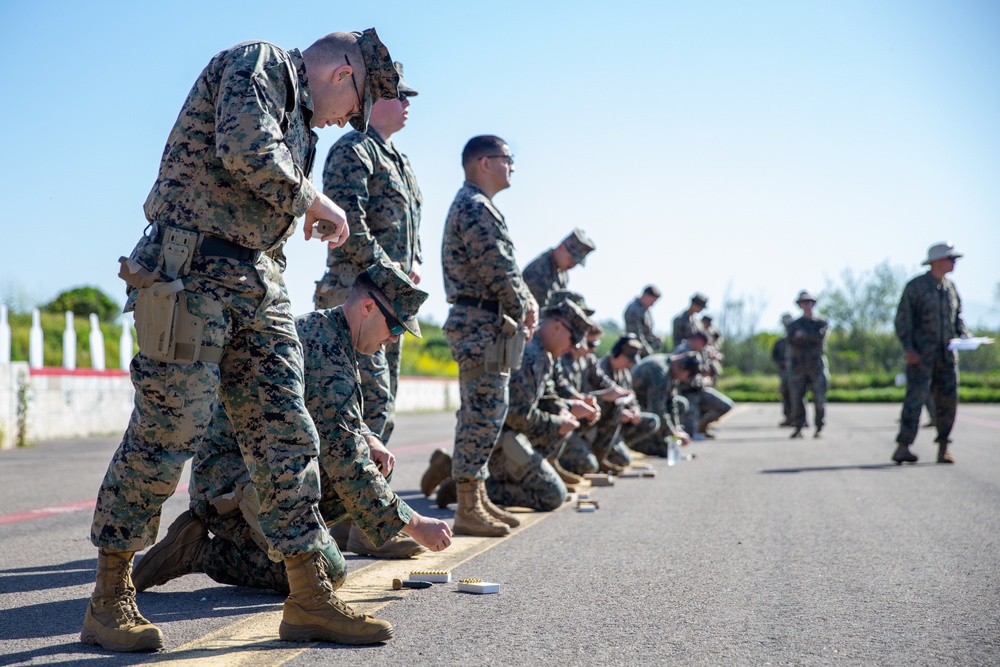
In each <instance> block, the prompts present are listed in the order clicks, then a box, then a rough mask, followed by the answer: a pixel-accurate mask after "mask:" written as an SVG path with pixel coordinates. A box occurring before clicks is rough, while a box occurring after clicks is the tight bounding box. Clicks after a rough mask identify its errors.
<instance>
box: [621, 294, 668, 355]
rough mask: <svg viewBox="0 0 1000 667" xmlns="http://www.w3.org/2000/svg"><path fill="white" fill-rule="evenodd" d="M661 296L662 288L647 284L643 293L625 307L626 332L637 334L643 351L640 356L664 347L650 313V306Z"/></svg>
mask: <svg viewBox="0 0 1000 667" xmlns="http://www.w3.org/2000/svg"><path fill="white" fill-rule="evenodd" d="M659 298H660V290H659V289H657V288H656V287H655V286H653V285H647V286H646V287H645V289H643V291H642V294H640V295H639V296H637V297H636V298H635V299H633V300H632V302H631V303H630V304H629V305H628V307H626V308H625V313H624V317H625V333H630V334H635V337H636V339H637V340H638V341H639V344H640V345H642V352H640V353H639V357H640V358H642V357H648V356H649V355H651V354H653V353H655V352H658V351H659V350H660V349H661V348H662V347H663V339H662V338H660V337H659V336H657V335H656V334H654V333H653V316H652V315H650V314H649V309H650V307H651V306H652V305H653V304H654V303H656V301H657V299H659Z"/></svg>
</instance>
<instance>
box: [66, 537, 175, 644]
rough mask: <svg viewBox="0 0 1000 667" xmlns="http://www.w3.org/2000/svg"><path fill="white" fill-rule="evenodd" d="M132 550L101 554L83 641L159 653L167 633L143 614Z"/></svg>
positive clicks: (84, 620)
mask: <svg viewBox="0 0 1000 667" xmlns="http://www.w3.org/2000/svg"><path fill="white" fill-rule="evenodd" d="M133 555H134V554H133V552H131V551H107V550H105V549H99V550H98V552H97V585H96V586H95V587H94V593H93V594H92V595H91V596H90V602H89V603H88V604H87V613H86V615H84V617H83V631H82V632H80V641H82V642H83V643H84V644H93V645H95V646H101V647H104V648H106V649H107V650H109V651H123V652H134V651H158V650H160V649H161V648H163V633H161V632H160V629H159V628H158V627H156V626H155V625H153V624H152V623H150V622H149V621H147V620H146V619H145V618H143V617H142V614H140V613H139V608H138V607H137V606H136V604H135V588H133V586H132V578H131V576H130V575H131V572H132V556H133Z"/></svg>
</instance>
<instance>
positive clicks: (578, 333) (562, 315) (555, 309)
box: [542, 300, 593, 345]
mask: <svg viewBox="0 0 1000 667" xmlns="http://www.w3.org/2000/svg"><path fill="white" fill-rule="evenodd" d="M542 317H558V318H559V319H560V320H562V321H563V322H564V323H565V324H566V326H567V327H568V328H569V333H570V336H572V338H573V344H574V345H579V344H580V342H581V341H583V339H584V338H586V336H587V332H588V331H589V330H590V327H591V326H593V323H592V322H591V321H590V320H589V319H588V318H587V316H586V315H584V313H583V311H582V310H580V307H579V306H578V305H576V304H575V303H573V302H572V301H570V300H566V301H562V302H560V303H557V304H555V305H551V306H549V307H548V308H546V309H545V311H544V312H543V313H542Z"/></svg>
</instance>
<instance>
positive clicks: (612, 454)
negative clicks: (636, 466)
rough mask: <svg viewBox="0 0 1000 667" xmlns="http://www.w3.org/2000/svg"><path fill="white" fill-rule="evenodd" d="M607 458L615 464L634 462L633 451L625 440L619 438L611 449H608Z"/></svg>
mask: <svg viewBox="0 0 1000 667" xmlns="http://www.w3.org/2000/svg"><path fill="white" fill-rule="evenodd" d="M605 458H607V459H608V461H610V462H611V463H614V464H615V465H619V466H627V465H629V464H631V463H632V451H631V450H630V449H629V448H628V447H627V446H626V445H625V443H624V441H622V439H621V438H619V439H618V440H617V441H616V442H615V444H613V445H612V446H611V449H610V450H608V455H607V456H606V457H605Z"/></svg>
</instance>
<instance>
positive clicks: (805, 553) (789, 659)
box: [0, 404, 1000, 666]
mask: <svg viewBox="0 0 1000 667" xmlns="http://www.w3.org/2000/svg"><path fill="white" fill-rule="evenodd" d="M898 411H899V408H898V405H889V404H872V405H864V404H862V405H845V404H834V405H831V406H829V407H828V426H827V428H826V431H825V433H824V435H825V437H824V438H823V439H820V440H814V439H812V438H811V437H807V438H805V439H802V440H789V439H788V435H789V433H790V431H789V429H781V428H778V427H777V422H778V421H779V414H778V413H779V408H778V407H777V406H775V405H755V404H749V405H740V406H738V408H737V409H736V410H735V411H734V413H733V414H732V416H731V417H730V418H729V419H727V420H726V421H725V422H724V423H723V425H722V428H721V429H720V431H719V434H718V438H717V439H716V440H714V441H706V442H699V443H694V444H693V445H691V446H690V447H689V448H687V449H688V450H689V451H688V453H689V454H694V455H695V458H694V459H693V460H690V461H684V462H682V463H681V464H680V465H677V466H674V467H668V466H667V465H666V461H665V460H663V459H655V458H651V459H647V461H648V462H651V463H652V464H653V465H654V466H655V468H656V469H657V476H656V477H655V478H652V479H618V480H616V482H615V484H614V486H612V487H602V488H593V489H590V490H589V493H590V494H591V496H593V497H594V498H595V499H597V500H598V501H599V506H600V507H599V509H598V510H597V511H596V512H592V513H582V512H577V511H576V509H575V506H574V505H572V504H567V505H566V506H564V507H563V508H562V509H561V510H559V511H557V512H553V513H550V514H524V515H522V516H523V517H524V518H525V519H526V522H525V523H526V525H525V526H524V527H523V528H520V529H518V530H516V531H515V532H514V534H513V535H511V536H510V537H507V538H503V539H486V538H468V537H465V538H458V539H456V540H455V544H454V545H453V546H452V548H450V549H448V550H446V551H444V552H442V553H440V554H429V555H423V556H420V557H418V558H416V559H413V560H409V561H374V560H372V559H367V558H360V557H356V556H348V565H349V567H350V570H351V575H350V576H349V579H348V583H347V584H346V585H345V587H344V588H343V589H342V592H343V596H344V597H345V599H347V600H349V601H350V603H351V604H352V605H354V606H355V607H356V608H358V609H360V610H362V611H365V612H367V613H374V614H375V615H377V616H379V617H380V618H384V619H386V620H388V621H390V622H391V623H392V624H393V625H394V626H395V631H396V634H395V637H394V638H393V639H392V640H391V641H389V642H387V643H386V644H384V645H379V646H373V647H343V646H324V645H318V644H287V643H283V642H280V641H278V640H277V625H278V621H279V619H280V614H281V603H282V598H281V597H280V596H277V595H274V594H270V593H266V592H261V591H255V590H251V589H245V588H236V587H229V586H222V585H218V584H215V583H214V582H213V581H211V580H210V579H209V578H208V577H206V576H205V575H202V574H196V575H189V576H186V577H182V578H180V579H176V580H174V581H172V582H169V583H168V584H166V585H164V586H162V587H158V588H154V589H151V590H150V591H148V592H146V593H142V594H140V595H139V596H138V602H139V607H140V609H141V611H142V612H143V614H144V615H145V616H146V617H147V618H149V619H150V620H151V621H153V622H154V623H156V624H157V625H159V626H160V628H161V629H162V630H163V632H164V635H165V638H166V650H165V651H162V652H160V653H156V654H113V653H109V652H106V651H104V650H102V649H99V648H97V647H93V646H86V645H83V644H81V643H80V642H79V632H80V627H81V622H82V619H83V613H84V610H85V608H86V599H87V597H88V595H89V594H90V592H91V590H92V588H93V580H94V570H95V567H96V550H95V549H94V547H93V546H92V545H91V543H90V539H89V527H90V520H91V515H92V511H93V503H94V498H95V497H96V495H97V489H98V487H99V485H100V481H101V478H102V476H103V474H104V470H105V468H106V466H107V463H108V461H109V460H110V457H111V454H112V452H113V451H114V449H115V447H116V446H117V440H118V438H117V437H115V438H91V439H85V440H75V441H60V442H47V443H39V444H38V445H37V446H35V447H34V448H31V449H20V450H4V451H2V452H0V665H10V664H18V665H19V664H86V665H102V666H103V665H132V664H145V663H152V662H167V663H178V664H181V663H182V664H185V665H195V664H197V665H202V664H209V665H279V664H281V665H289V666H300V665H301V666H305V665H315V664H341V663H351V664H364V665H394V666H398V665H486V664H490V665H595V664H605V665H991V666H995V665H1000V514H998V511H1000V447H998V443H1000V407H998V406H993V405H962V406H960V408H959V419H958V423H957V425H956V428H955V431H954V433H953V439H954V441H955V444H954V446H953V451H954V454H955V457H956V459H957V463H956V464H955V465H950V466H949V465H939V464H936V463H934V445H933V442H932V441H933V436H932V434H931V433H929V432H927V431H926V430H922V431H921V433H920V436H919V438H918V441H917V444H916V445H915V447H914V451H915V452H916V453H917V454H919V455H920V457H921V461H920V462H919V463H918V464H915V465H904V466H896V465H895V464H892V463H890V462H889V457H890V454H891V452H892V449H893V437H894V435H895V430H896V427H897V423H896V418H897V416H898ZM453 429H454V416H453V415H452V414H450V413H448V414H444V413H434V414H416V415H400V416H399V418H398V424H397V427H396V432H395V435H394V436H393V440H392V442H391V443H390V448H391V449H393V450H394V451H395V452H396V456H397V472H396V474H395V476H394V478H393V486H394V488H395V489H396V490H397V492H398V493H400V495H402V496H403V497H404V498H405V499H406V500H407V501H408V502H410V503H411V504H412V505H413V506H414V507H415V508H416V509H417V510H418V511H420V512H422V513H426V514H429V515H431V516H437V517H440V518H447V519H450V518H451V516H452V513H451V512H450V511H447V510H439V509H438V508H437V507H436V505H434V503H433V502H432V501H431V500H428V499H425V498H424V497H423V496H422V495H421V494H420V492H419V490H418V489H419V479H420V475H421V473H422V472H423V470H424V467H425V466H426V462H427V459H428V457H429V455H430V453H431V451H433V449H434V448H435V447H440V446H443V447H445V448H446V449H450V446H451V445H450V443H451V437H452V434H453ZM808 435H811V431H810V432H808ZM181 491H182V492H181V493H178V494H176V495H175V496H174V497H173V498H171V499H170V500H169V501H168V502H167V504H166V505H165V506H164V513H163V524H162V526H161V534H162V533H164V532H165V531H166V526H167V525H169V523H170V522H171V521H172V520H173V518H174V517H176V516H177V514H179V513H180V512H182V511H183V510H184V509H185V508H186V493H184V492H183V491H184V486H183V482H182V487H181ZM415 569H420V570H428V569H431V570H437V569H448V570H451V571H452V573H453V577H454V578H455V579H457V578H464V577H474V578H480V579H484V580H486V581H490V582H497V583H499V584H500V592H499V593H498V594H494V595H470V594H466V593H460V592H458V591H457V589H456V586H455V585H454V584H438V585H435V586H433V587H432V588H430V589H425V590H416V591H393V590H392V587H391V582H392V579H393V578H394V577H400V576H403V577H405V575H406V574H407V573H408V572H409V571H410V570H415Z"/></svg>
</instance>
